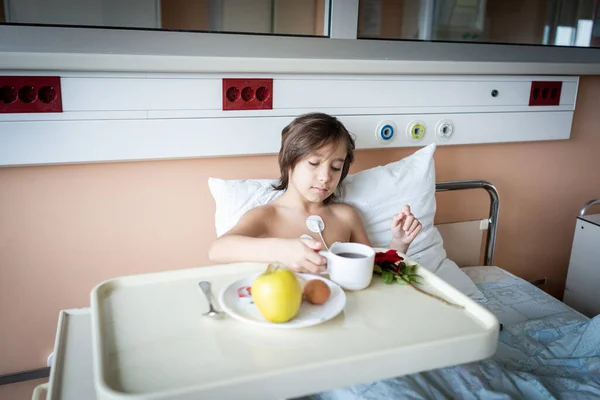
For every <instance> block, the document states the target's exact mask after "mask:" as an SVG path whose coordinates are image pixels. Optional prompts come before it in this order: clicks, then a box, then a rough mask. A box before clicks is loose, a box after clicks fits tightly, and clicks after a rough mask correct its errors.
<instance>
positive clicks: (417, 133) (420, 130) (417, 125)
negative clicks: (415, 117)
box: [406, 121, 425, 140]
mask: <svg viewBox="0 0 600 400" xmlns="http://www.w3.org/2000/svg"><path fill="white" fill-rule="evenodd" d="M406 133H407V134H408V137H409V138H412V139H415V140H419V139H422V138H423V136H424V135H425V123H423V122H421V121H415V122H411V123H410V124H409V125H408V129H407V131H406Z"/></svg>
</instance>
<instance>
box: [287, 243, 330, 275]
mask: <svg viewBox="0 0 600 400" xmlns="http://www.w3.org/2000/svg"><path fill="white" fill-rule="evenodd" d="M286 240H287V242H288V244H289V245H288V246H285V248H282V249H281V250H282V254H283V257H282V259H281V260H280V261H281V263H283V264H284V265H286V266H287V267H288V268H290V269H291V270H293V271H295V272H309V273H312V274H318V273H321V272H322V271H323V270H325V265H326V263H327V259H326V258H325V257H323V256H322V255H320V254H319V253H318V252H319V250H321V249H322V247H323V244H322V243H321V242H317V241H316V240H312V239H286Z"/></svg>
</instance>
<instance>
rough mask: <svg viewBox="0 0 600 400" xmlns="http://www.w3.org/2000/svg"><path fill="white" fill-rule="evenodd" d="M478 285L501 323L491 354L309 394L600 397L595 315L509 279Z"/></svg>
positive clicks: (325, 398) (599, 324)
mask: <svg viewBox="0 0 600 400" xmlns="http://www.w3.org/2000/svg"><path fill="white" fill-rule="evenodd" d="M477 286H478V287H479V289H480V290H481V291H482V292H483V293H484V294H485V295H486V297H487V301H486V302H483V303H482V305H483V306H484V307H486V308H488V309H489V310H490V311H492V312H494V314H495V315H496V316H497V317H498V319H499V320H500V322H501V323H503V325H504V329H503V330H502V331H501V332H500V336H499V343H498V350H497V352H496V354H495V355H494V356H493V357H491V358H490V359H487V360H484V361H480V362H475V363H470V364H464V365H458V366H454V367H448V368H443V369H437V370H433V371H428V372H423V373H419V374H413V375H408V376H404V377H399V378H394V379H387V380H381V381H377V382H372V383H367V384H362V385H357V386H353V387H347V388H342V389H338V390H333V391H329V392H324V393H319V394H316V395H313V396H310V397H309V398H312V399H322V400H329V399H331V400H333V399H336V400H338V399H344V400H346V399H365V400H367V399H373V400H375V399H377V400H379V399H400V398H401V399H486V400H487V399H492V400H494V399H590V398H600V316H598V317H596V318H593V319H587V318H586V317H584V316H582V315H581V314H579V313H577V312H575V311H573V310H571V309H570V308H568V307H566V306H565V305H564V304H563V303H561V302H560V301H558V300H556V299H554V298H553V297H551V296H549V295H547V294H546V293H545V292H543V291H541V290H540V289H538V288H536V287H534V286H532V285H531V284H529V283H528V282H525V281H523V280H521V279H519V278H516V277H508V278H507V279H503V280H500V281H496V282H488V283H484V284H480V285H477ZM525 316H526V318H524V317H525Z"/></svg>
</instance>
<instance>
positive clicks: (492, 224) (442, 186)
mask: <svg viewBox="0 0 600 400" xmlns="http://www.w3.org/2000/svg"><path fill="white" fill-rule="evenodd" d="M468 189H484V190H485V191H487V193H488V194H489V195H490V214H489V217H488V223H489V226H488V230H487V237H486V246H485V256H484V265H493V262H494V249H495V247H496V232H497V230H498V214H499V212H500V197H499V196H498V190H497V189H496V187H495V186H494V185H492V184H491V183H490V182H488V181H484V180H465V181H448V182H438V183H436V184H435V191H436V192H448V191H453V190H468Z"/></svg>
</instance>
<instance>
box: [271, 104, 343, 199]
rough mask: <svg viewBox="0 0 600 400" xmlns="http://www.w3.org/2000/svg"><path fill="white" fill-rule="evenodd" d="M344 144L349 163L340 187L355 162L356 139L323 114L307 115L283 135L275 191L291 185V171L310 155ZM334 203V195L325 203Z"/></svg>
mask: <svg viewBox="0 0 600 400" xmlns="http://www.w3.org/2000/svg"><path fill="white" fill-rule="evenodd" d="M336 143H342V144H343V145H345V146H346V159H345V161H344V166H343V167H342V176H341V177H340V181H339V183H338V187H339V185H340V184H341V183H342V182H343V181H344V178H346V175H348V170H349V169H350V164H352V162H353V161H354V148H355V145H354V138H353V137H352V136H351V135H350V133H349V132H348V130H347V129H346V127H345V126H344V125H343V124H342V123H341V122H340V121H339V120H338V119H337V118H336V117H333V116H331V115H327V114H323V113H310V114H304V115H301V116H299V117H297V118H296V119H294V120H293V121H292V122H291V123H290V124H289V125H288V126H286V127H285V128H283V131H282V132H281V149H280V150H279V170H280V172H281V178H280V179H279V185H276V186H273V187H274V188H275V190H285V189H287V187H288V184H289V178H290V177H289V171H290V169H293V168H294V167H295V166H296V164H297V163H298V162H299V161H300V160H302V159H303V158H304V157H306V156H308V155H309V154H311V153H313V152H315V151H317V150H318V149H321V148H323V147H325V146H329V145H334V144H336ZM333 200H335V194H332V195H331V196H329V197H328V198H326V199H325V200H324V201H323V202H324V203H325V204H328V203H330V202H332V201H333Z"/></svg>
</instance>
